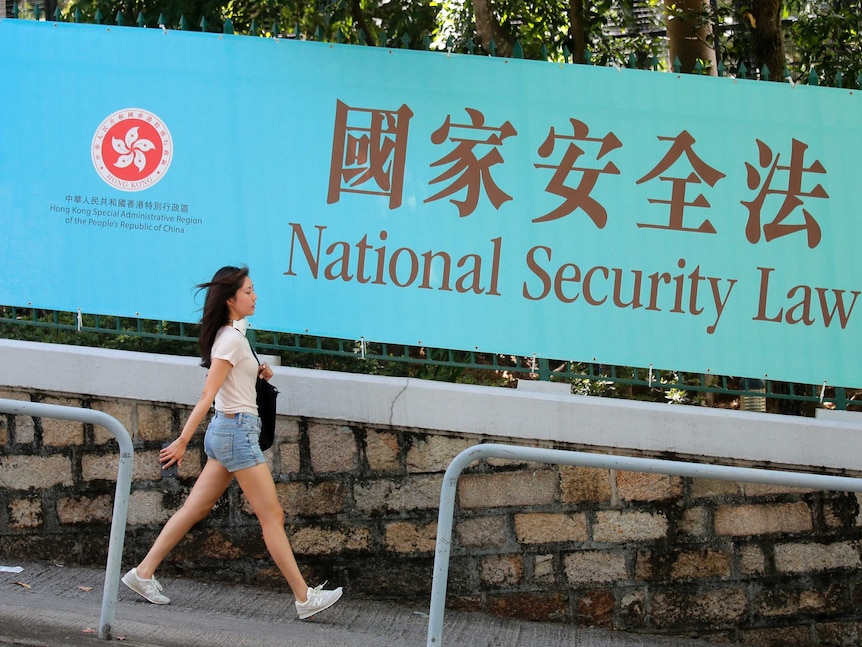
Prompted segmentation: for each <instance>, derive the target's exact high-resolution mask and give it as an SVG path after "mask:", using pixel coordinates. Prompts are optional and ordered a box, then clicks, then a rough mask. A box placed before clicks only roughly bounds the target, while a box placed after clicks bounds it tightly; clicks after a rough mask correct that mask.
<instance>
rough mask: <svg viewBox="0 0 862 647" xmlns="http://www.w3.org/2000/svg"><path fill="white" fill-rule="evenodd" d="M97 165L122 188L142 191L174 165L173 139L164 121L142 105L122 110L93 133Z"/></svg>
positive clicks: (107, 180)
mask: <svg viewBox="0 0 862 647" xmlns="http://www.w3.org/2000/svg"><path fill="white" fill-rule="evenodd" d="M91 154H92V157H93V166H95V167H96V172H98V174H99V176H100V177H101V178H102V179H103V180H104V181H105V182H107V183H108V184H110V185H111V186H113V187H115V188H117V189H120V190H122V191H141V190H143V189H146V188H149V187H151V186H152V185H154V184H155V183H156V182H158V181H159V180H161V179H162V178H163V177H164V176H165V173H166V172H167V170H168V167H169V166H170V165H171V158H172V157H173V140H172V139H171V133H170V131H169V130H168V128H167V126H166V125H165V124H164V122H163V121H162V120H161V119H159V118H158V117H157V116H156V115H154V114H153V113H151V112H148V111H146V110H142V109H140V108H126V109H125V110H118V111H117V112H115V113H114V114H112V115H111V116H110V117H108V118H107V119H105V120H104V121H103V122H102V123H101V124H100V125H99V127H98V128H97V129H96V133H95V135H93V144H92V147H91Z"/></svg>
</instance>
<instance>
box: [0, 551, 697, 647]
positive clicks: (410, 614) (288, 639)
mask: <svg viewBox="0 0 862 647" xmlns="http://www.w3.org/2000/svg"><path fill="white" fill-rule="evenodd" d="M4 565H6V566H22V567H23V568H24V570H23V571H22V572H21V573H17V574H16V573H0V645H29V646H31V647H55V646H56V645H75V646H77V645H81V646H90V647H93V646H97V645H104V644H105V641H102V640H100V639H99V638H98V636H97V634H96V633H95V632H96V631H97V630H98V625H99V615H100V612H101V604H102V588H103V585H104V578H105V574H104V570H102V569H98V568H82V567H78V566H74V567H72V566H70V567H64V566H60V565H56V564H50V563H44V562H27V563H22V562H20V561H16V562H15V563H14V564H13V563H10V562H9V561H7V562H5V564H4ZM160 581H161V582H162V584H163V585H164V587H165V593H166V594H167V595H168V596H169V597H170V598H171V604H169V605H165V606H158V605H154V604H150V603H148V602H146V601H145V600H143V599H142V598H140V597H138V596H137V595H136V594H134V593H132V592H131V591H129V590H128V589H126V587H124V586H123V585H122V584H120V590H119V595H118V602H117V611H116V618H115V621H114V623H113V630H114V638H115V640H116V641H118V642H119V641H122V643H121V644H123V645H128V646H130V647H147V646H150V647H152V646H158V647H218V646H222V645H224V646H226V647H294V646H296V647H300V646H301V647H317V646H320V647H323V646H326V647H341V646H343V647H383V646H384V645H386V646H388V647H389V646H391V647H408V646H410V647H418V646H420V645H425V644H426V638H427V631H428V607H427V605H425V606H409V605H398V604H394V603H391V602H379V601H369V600H358V599H355V598H351V596H350V594H349V592H345V596H344V598H342V600H341V601H340V602H339V603H338V604H336V605H335V606H334V607H332V608H331V609H328V610H327V611H324V612H323V613H321V614H319V615H317V616H315V617H314V618H313V619H311V620H305V621H300V620H298V619H297V616H296V611H295V610H294V607H293V597H292V596H291V595H290V594H289V593H280V592H278V591H274V590H272V589H260V588H255V587H250V586H238V585H231V584H222V583H204V582H201V581H191V580H187V579H178V578H171V577H165V578H163V579H160ZM285 588H286V587H285ZM442 644H443V645H447V646H457V647H515V646H524V647H527V646H529V647H556V646H562V645H567V646H569V645H577V646H578V647H671V646H673V647H710V643H707V642H704V641H696V640H686V639H680V638H668V637H655V636H642V635H633V634H623V633H619V632H612V631H606V630H599V629H582V628H577V627H572V626H569V625H561V624H551V623H547V624H546V623H535V622H521V621H516V620H508V619H502V618H495V617H492V616H487V615H483V614H478V613H464V612H459V611H447V612H446V618H445V626H444V631H443V642H442Z"/></svg>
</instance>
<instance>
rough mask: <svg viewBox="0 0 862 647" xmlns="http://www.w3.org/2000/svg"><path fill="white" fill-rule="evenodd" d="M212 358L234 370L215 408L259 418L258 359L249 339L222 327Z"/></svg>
mask: <svg viewBox="0 0 862 647" xmlns="http://www.w3.org/2000/svg"><path fill="white" fill-rule="evenodd" d="M210 357H211V359H213V360H216V359H223V360H227V361H228V362H230V364H231V366H232V367H233V368H232V369H231V370H230V372H229V373H228V374H227V378H226V379H225V381H224V384H222V386H221V388H220V389H219V391H218V393H216V397H215V408H216V409H217V410H218V411H222V412H224V413H253V414H254V415H257V391H256V389H255V382H256V381H257V360H255V358H254V355H253V354H252V352H251V346H249V345H248V340H247V339H246V338H245V335H243V334H242V333H241V332H240V331H239V330H236V329H235V328H233V327H232V326H222V327H221V328H220V329H219V331H218V333H216V338H215V342H214V343H213V348H212V353H211V354H210Z"/></svg>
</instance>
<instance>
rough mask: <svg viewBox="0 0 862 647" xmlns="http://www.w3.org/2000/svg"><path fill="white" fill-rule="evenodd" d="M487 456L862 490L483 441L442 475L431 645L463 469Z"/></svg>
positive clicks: (811, 479) (859, 482) (750, 471)
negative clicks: (456, 492)
mask: <svg viewBox="0 0 862 647" xmlns="http://www.w3.org/2000/svg"><path fill="white" fill-rule="evenodd" d="M485 458H502V459H510V460H512V459H515V460H526V461H530V462H534V463H554V464H559V465H574V466H578V467H594V468H599V469H607V470H627V471H632V472H650V473H653V474H668V475H671V476H682V477H688V478H704V479H719V480H724V481H743V482H746V483H763V484H769V485H782V486H791V487H802V488H811V489H819V490H837V491H841V492H862V479H860V478H850V477H845V476H830V475H826V474H805V473H802V472H783V471H778V470H766V469H756V468H749V467H733V466H729V465H703V464H699V463H687V462H682V461H668V460H660V459H654V458H635V457H631V456H612V455H606V454H588V453H584V452H574V451H565V450H560V449H543V448H540V447H521V446H516V445H498V444H482V445H476V446H475V447H470V448H469V449H465V450H464V451H462V452H461V453H460V454H458V455H457V456H456V457H455V458H454V459H452V462H451V463H449V467H448V468H447V469H446V473H445V474H444V475H443V485H442V487H441V491H440V511H439V513H438V517H437V544H436V551H435V554H434V575H433V579H432V583H431V606H430V610H429V614H428V641H427V643H426V647H440V645H442V644H443V615H444V613H445V605H446V585H447V579H448V576H449V552H450V548H451V545H452V519H453V516H454V512H455V490H456V487H457V485H458V478H459V477H460V475H461V472H462V471H463V470H464V469H465V468H466V467H467V466H468V465H469V464H470V463H472V462H473V461H477V460H482V459H485Z"/></svg>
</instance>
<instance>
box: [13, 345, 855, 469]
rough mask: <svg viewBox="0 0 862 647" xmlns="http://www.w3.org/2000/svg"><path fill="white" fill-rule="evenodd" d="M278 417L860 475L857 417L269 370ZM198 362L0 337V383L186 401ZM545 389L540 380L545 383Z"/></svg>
mask: <svg viewBox="0 0 862 647" xmlns="http://www.w3.org/2000/svg"><path fill="white" fill-rule="evenodd" d="M273 370H274V371H275V376H274V378H273V383H274V384H275V385H276V386H278V388H279V389H280V391H281V395H280V397H279V413H281V414H283V415H292V416H301V417H308V418H318V419H324V420H334V421H344V422H345V423H358V424H364V425H369V426H378V427H390V426H392V427H400V428H408V429H423V430H429V431H430V430H437V431H449V432H459V433H469V434H477V435H479V436H493V437H510V438H517V439H521V440H536V441H554V442H566V443H575V444H577V445H584V446H593V447H597V448H599V447H600V448H619V449H620V450H621V452H631V451H632V450H637V451H646V452H650V453H661V454H671V455H684V456H699V457H702V459H703V460H704V461H705V462H726V461H728V460H741V461H746V462H753V463H756V464H767V463H772V464H777V465H787V466H795V467H803V468H807V469H818V468H828V469H830V470H836V469H838V470H841V469H846V470H850V471H862V414H857V413H844V414H843V415H840V416H838V415H836V416H824V417H822V418H816V419H811V418H800V417H795V416H782V415H774V414H767V413H751V412H744V411H729V410H724V409H710V408H705V407H694V406H678V405H669V404H658V403H645V402H636V401H626V400H616V399H609V398H596V397H588V396H577V395H571V394H569V393H567V392H566V389H558V388H550V387H549V388H544V387H538V386H535V385H530V386H531V387H532V388H525V389H521V388H519V389H506V388H499V387H482V386H472V385H459V384H449V383H445V382H432V381H426V380H416V379H409V378H395V377H377V376H366V375H357V374H350V373H336V372H329V371H315V370H307V369H296V368H289V367H274V369H273ZM204 375H205V373H204V369H202V368H201V367H200V366H199V364H198V360H197V359H196V358H189V357H175V356H169V355H152V354H148V353H136V352H129V351H114V350H105V349H98V348H83V347H77V346H62V345H56V344H40V343H31V342H19V341H11V340H0V386H7V387H24V388H31V389H36V390H42V391H53V392H62V393H80V394H85V395H92V396H97V397H102V398H110V397H118V398H129V399H135V400H149V401H155V402H169V403H178V404H183V405H188V406H191V405H193V404H194V403H195V402H196V401H197V399H198V396H199V395H200V391H201V388H202V386H203V381H204ZM545 386H547V385H545Z"/></svg>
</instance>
